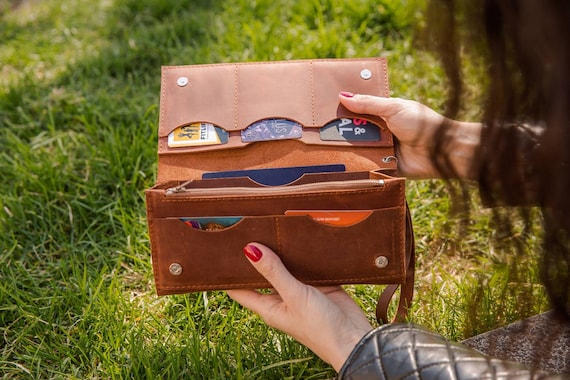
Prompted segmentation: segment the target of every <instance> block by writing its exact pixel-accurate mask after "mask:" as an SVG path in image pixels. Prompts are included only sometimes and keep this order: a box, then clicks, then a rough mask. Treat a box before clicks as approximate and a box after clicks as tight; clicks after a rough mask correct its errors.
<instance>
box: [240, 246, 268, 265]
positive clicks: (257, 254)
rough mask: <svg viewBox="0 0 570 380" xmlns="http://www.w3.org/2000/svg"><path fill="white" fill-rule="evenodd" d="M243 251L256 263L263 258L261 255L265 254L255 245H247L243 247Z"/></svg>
mask: <svg viewBox="0 0 570 380" xmlns="http://www.w3.org/2000/svg"><path fill="white" fill-rule="evenodd" d="M243 253H245V255H246V256H247V257H248V258H249V259H250V260H251V261H253V262H254V263H256V262H258V261H259V260H261V256H263V253H261V250H260V249H259V248H257V247H256V246H255V245H246V246H245V247H243Z"/></svg>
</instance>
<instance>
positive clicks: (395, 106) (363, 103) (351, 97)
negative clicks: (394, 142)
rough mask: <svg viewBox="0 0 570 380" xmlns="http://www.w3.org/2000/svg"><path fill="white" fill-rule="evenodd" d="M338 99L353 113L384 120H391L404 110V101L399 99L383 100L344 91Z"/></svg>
mask: <svg viewBox="0 0 570 380" xmlns="http://www.w3.org/2000/svg"><path fill="white" fill-rule="evenodd" d="M338 98H339V101H340V103H341V104H342V105H343V106H345V107H346V108H347V109H348V110H349V111H351V112H354V113H358V114H367V115H375V116H379V117H381V118H383V119H389V118H390V117H391V116H392V115H394V114H396V113H397V112H399V111H400V110H401V108H402V99H399V98H383V97H380V96H374V95H363V94H353V93H351V92H346V91H342V92H341V93H340V94H339V96H338Z"/></svg>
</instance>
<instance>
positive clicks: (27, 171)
mask: <svg viewBox="0 0 570 380" xmlns="http://www.w3.org/2000/svg"><path fill="white" fill-rule="evenodd" d="M16 5H17V6H16ZM424 6H425V4H424V1H423V0H404V1H401V0H380V1H371V0H323V1H316V0H299V1H293V0H258V1H254V0H248V1H246V0H235V1H220V0H192V1H176V0H166V1H158V0H100V1H87V0H76V1H73V2H71V1H64V0H45V1H37V0H36V1H33V0H28V1H20V2H17V1H10V0H0V148H1V149H0V376H2V377H3V378H8V379H11V378H18V379H20V378H32V379H36V378H37V379H45V378H71V379H73V378H78V379H83V378H104V379H107V378H116V379H122V378H206V379H217V378H247V379H250V378H262V379H271V378H275V379H281V378H288V379H298V378H303V379H325V378H330V377H332V376H334V371H332V370H331V369H330V367H329V366H328V365H326V364H325V363H323V362H321V361H320V360H319V359H318V358H316V357H315V355H313V354H312V353H311V352H310V351H309V350H307V349H306V348H304V347H302V346H301V345H299V344H297V343H296V342H294V341H293V340H291V339H290V338H288V337H286V336H285V335H283V334H281V333H278V332H275V331H273V330H271V329H269V328H267V327H266V326H265V325H264V324H263V322H262V321H261V320H260V319H259V318H258V317H257V316H255V315H253V314H252V313H250V312H248V311H246V310H243V309H241V308H240V307H239V306H237V305H236V304H235V303H233V302H232V301H231V300H229V299H228V297H227V296H226V295H225V293H224V292H209V293H199V294H191V295H180V296H171V297H160V298H159V297H157V296H156V295H155V293H154V288H153V280H152V270H151V267H150V261H149V257H150V250H149V241H148V234H147V230H146V220H145V204H144V194H143V191H144V189H145V188H148V187H151V186H152V185H153V184H154V178H155V170H156V138H157V137H156V129H157V121H158V94H159V85H160V66H161V65H178V64H197V63H216V62H235V61H259V60H282V59H303V58H331V57H339V58H346V57H367V56H379V55H380V56H385V57H387V58H388V60H389V76H390V82H391V90H392V94H393V96H399V97H404V98H409V99H415V100H419V101H421V102H423V103H425V104H427V105H429V106H431V107H433V108H435V109H436V110H438V111H442V110H443V108H444V104H445V88H446V81H445V78H444V75H443V72H442V70H441V68H440V67H439V65H438V63H437V61H436V60H435V59H434V57H433V56H432V55H430V54H429V53H428V52H427V51H426V50H425V49H424V47H425V45H426V43H425V40H426V38H425V31H424V27H425V26H426V21H425V19H424V18H423V13H422V9H423V7H424ZM479 69H480V68H478V67H476V65H472V66H468V67H467V68H466V72H465V75H466V76H465V78H466V92H467V94H466V99H467V100H468V102H466V104H465V106H464V108H463V111H462V115H461V116H462V117H463V118H465V119H474V118H476V117H477V116H478V115H479V114H480V109H479V108H477V107H476V106H475V104H476V101H477V100H478V99H480V97H481V93H480V91H481V90H480V88H479V84H480V82H479V79H477V78H478V74H477V73H478V70H479ZM407 192H408V200H409V203H410V207H411V210H412V215H413V220H414V225H415V234H416V242H417V258H418V259H417V280H416V297H415V300H414V305H413V309H412V311H411V315H410V319H411V320H412V321H414V322H417V323H420V324H422V325H424V326H426V327H428V328H431V329H433V330H435V331H438V332H440V333H442V334H444V335H445V336H447V337H448V338H450V339H454V340H460V339H463V338H466V337H469V336H472V335H475V334H477V333H481V332H484V331H488V330H490V329H492V328H495V327H498V326H502V325H505V324H507V323H509V322H512V321H515V320H517V319H519V318H521V317H524V316H528V315H532V314H536V313H538V312H540V311H543V310H546V309H547V308H548V305H547V303H546V301H545V297H544V291H543V289H542V287H541V286H540V285H538V280H537V269H536V259H537V254H536V253H535V252H536V251H538V250H537V249H536V246H537V242H536V241H534V240H532V239H531V240H529V241H527V243H528V247H527V254H525V255H524V257H521V256H513V255H511V254H509V251H508V250H507V251H504V250H499V249H497V247H496V246H495V245H491V244H490V243H489V241H490V238H491V237H493V232H492V231H493V228H492V226H493V220H492V218H491V217H490V212H489V210H485V209H483V208H481V207H480V205H479V203H478V201H477V194H476V191H475V192H474V194H473V201H472V206H473V212H472V220H471V221H469V222H466V223H460V219H458V218H450V216H449V208H450V201H449V197H448V195H447V191H446V187H445V186H444V184H442V183H441V182H438V181H418V182H409V183H408V190H407ZM457 226H461V228H464V229H466V231H467V234H466V236H465V237H464V238H462V239H458V238H456V237H455V236H456V234H455V232H456V230H457ZM517 231H519V232H517ZM519 233H520V230H517V229H516V228H515V231H514V233H513V234H514V235H512V236H505V237H504V239H513V238H517V236H516V235H517V234H519ZM347 291H349V292H350V293H351V294H352V295H354V297H355V299H356V300H357V302H359V304H361V306H362V307H363V308H364V309H365V311H366V312H367V313H368V315H370V318H371V319H372V318H373V314H374V313H373V310H374V306H375V302H376V297H377V295H378V292H379V291H380V288H379V287H373V286H350V287H347ZM317 333H318V332H317Z"/></svg>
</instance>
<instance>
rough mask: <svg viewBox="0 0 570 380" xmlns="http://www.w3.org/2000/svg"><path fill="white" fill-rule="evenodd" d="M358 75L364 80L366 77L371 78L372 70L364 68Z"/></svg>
mask: <svg viewBox="0 0 570 380" xmlns="http://www.w3.org/2000/svg"><path fill="white" fill-rule="evenodd" d="M360 77H361V78H362V79H364V80H368V79H370V78H372V71H370V70H368V69H364V70H362V71H361V72H360Z"/></svg>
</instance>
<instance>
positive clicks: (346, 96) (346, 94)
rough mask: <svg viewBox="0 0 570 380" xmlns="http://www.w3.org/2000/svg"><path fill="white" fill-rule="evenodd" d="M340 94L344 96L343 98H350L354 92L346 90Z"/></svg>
mask: <svg viewBox="0 0 570 380" xmlns="http://www.w3.org/2000/svg"><path fill="white" fill-rule="evenodd" d="M340 94H341V95H342V96H344V97H345V98H352V97H353V96H354V94H353V93H352V92H348V91H341V92H340Z"/></svg>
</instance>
